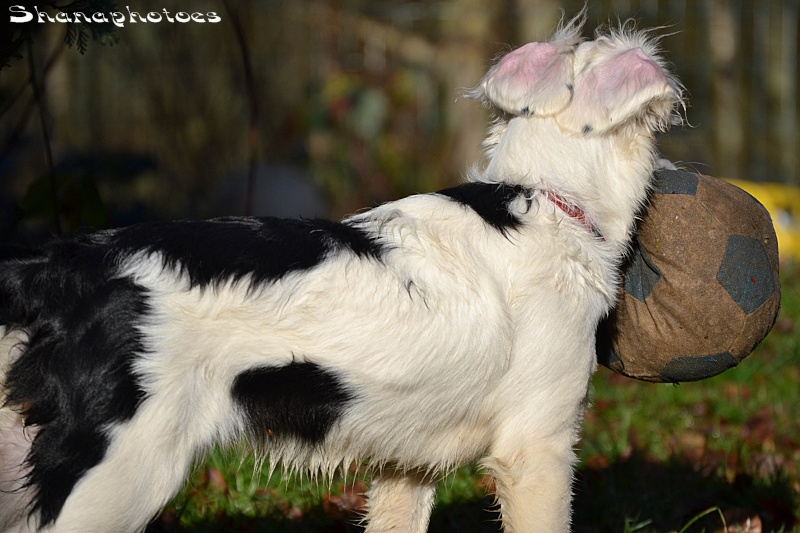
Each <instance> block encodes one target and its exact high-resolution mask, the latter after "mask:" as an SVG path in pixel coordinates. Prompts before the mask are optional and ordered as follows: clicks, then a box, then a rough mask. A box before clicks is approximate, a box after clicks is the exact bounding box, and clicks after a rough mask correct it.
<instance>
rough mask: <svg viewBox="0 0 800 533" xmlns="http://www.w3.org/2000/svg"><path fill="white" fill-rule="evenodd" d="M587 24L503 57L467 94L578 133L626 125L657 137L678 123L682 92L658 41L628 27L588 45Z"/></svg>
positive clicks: (575, 23) (577, 22)
mask: <svg viewBox="0 0 800 533" xmlns="http://www.w3.org/2000/svg"><path fill="white" fill-rule="evenodd" d="M583 22H584V19H583V15H579V16H578V17H576V18H574V19H572V20H571V21H569V22H568V23H566V24H564V25H562V26H561V27H560V28H559V29H558V30H557V31H556V34H555V35H554V36H553V38H552V39H551V40H550V41H549V42H546V43H540V42H533V43H528V44H526V45H524V46H522V47H520V48H517V49H516V50H514V51H512V52H510V53H508V54H506V55H505V56H503V57H502V58H501V59H500V60H499V61H498V62H497V63H496V64H495V65H494V66H493V67H492V68H491V69H490V70H489V72H488V73H487V74H486V75H485V76H484V77H483V79H482V80H481V82H480V83H479V84H478V85H477V86H476V87H474V88H472V89H469V90H467V91H466V95H467V96H468V97H470V98H473V99H477V100H481V101H483V102H484V103H485V104H487V105H490V106H493V107H495V108H497V109H499V110H501V111H502V112H504V113H507V114H508V115H511V116H520V117H529V118H552V119H553V120H554V121H555V122H556V123H557V124H558V125H559V127H560V128H561V129H563V130H565V131H566V132H571V133H576V134H581V135H594V136H597V135H605V134H608V133H610V132H613V131H614V130H618V129H620V128H624V127H633V128H635V129H637V130H642V129H643V130H646V131H650V132H654V131H659V130H666V129H667V128H668V127H669V126H670V125H671V124H673V123H676V122H681V118H680V115H679V114H678V110H679V109H680V107H681V106H682V105H683V98H682V93H683V91H682V87H681V85H680V83H679V82H678V81H677V80H676V79H675V78H674V77H673V76H672V75H671V74H670V73H669V71H668V69H667V68H666V62H665V61H664V59H663V58H662V57H661V56H660V55H659V51H658V40H657V39H656V38H653V37H652V36H651V35H650V34H649V33H648V32H645V31H640V32H637V31H634V30H632V29H630V28H627V27H625V26H623V27H622V28H620V29H619V30H609V31H607V32H605V33H601V34H598V35H597V36H596V38H595V39H594V40H593V41H584V40H583V39H582V38H581V36H580V32H581V28H582V26H583Z"/></svg>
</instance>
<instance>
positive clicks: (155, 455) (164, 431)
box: [47, 397, 210, 533]
mask: <svg viewBox="0 0 800 533" xmlns="http://www.w3.org/2000/svg"><path fill="white" fill-rule="evenodd" d="M167 400H168V398H163V397H162V398H149V399H148V400H147V401H145V402H144V404H143V405H142V406H141V408H140V411H139V412H138V413H137V416H136V417H134V418H133V419H132V420H130V421H129V422H127V423H125V424H122V425H120V426H119V427H116V428H114V429H112V430H111V431H110V432H109V437H110V445H109V447H108V450H107V451H106V454H105V456H104V458H103V460H102V461H101V462H100V463H99V464H97V465H96V466H94V467H93V468H91V469H90V470H89V471H88V472H86V474H85V475H84V476H83V477H82V478H81V479H80V481H79V482H78V483H77V484H76V485H75V488H74V489H73V491H72V493H71V494H70V495H69V497H68V498H67V500H66V502H65V503H64V507H63V509H62V511H61V513H60V514H59V516H58V519H57V520H56V522H55V524H54V525H53V526H52V529H47V531H48V532H50V531H52V532H53V533H107V532H110V531H113V532H115V533H135V532H138V531H141V530H143V529H144V527H145V526H146V525H147V523H148V522H149V521H150V520H152V519H153V518H154V517H155V516H156V514H157V513H158V512H159V511H160V510H161V509H162V508H163V507H164V505H166V504H167V503H168V502H169V500H170V499H171V498H172V497H174V495H175V494H176V493H177V492H178V490H180V488H181V486H182V485H183V483H184V481H185V479H186V477H187V476H188V473H189V471H190V469H191V466H192V464H193V462H194V460H195V458H196V457H197V456H198V455H199V454H201V453H202V452H203V451H204V450H205V449H206V447H207V446H208V445H210V438H202V437H200V436H199V435H198V433H197V432H196V431H193V428H192V427H190V426H189V425H188V424H186V423H184V422H181V421H180V419H179V418H178V417H177V416H175V412H174V411H172V410H168V409H167V408H166V407H165V403H166V401H167ZM174 404H175V405H176V406H178V407H180V406H181V405H184V406H185V404H182V403H181V402H179V401H177V400H176V401H175V402H174ZM193 414H196V413H194V412H193V411H188V414H187V418H191V416H192V415H193ZM198 417H199V415H198ZM201 442H202V443H203V444H201Z"/></svg>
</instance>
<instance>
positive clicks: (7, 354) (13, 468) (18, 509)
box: [0, 327, 36, 533]
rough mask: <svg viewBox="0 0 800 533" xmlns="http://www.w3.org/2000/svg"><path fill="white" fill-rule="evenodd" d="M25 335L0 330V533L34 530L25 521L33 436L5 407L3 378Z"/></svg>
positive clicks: (29, 493) (28, 499) (30, 521)
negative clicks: (26, 481) (28, 466)
mask: <svg viewBox="0 0 800 533" xmlns="http://www.w3.org/2000/svg"><path fill="white" fill-rule="evenodd" d="M25 340H26V339H25V335H24V334H22V333H21V332H20V331H10V332H9V331H7V330H6V329H5V328H3V327H0V531H3V532H6V533H11V532H14V533H16V532H24V531H29V530H30V529H33V528H35V526H36V520H35V519H30V520H29V519H28V506H29V505H30V503H31V496H32V494H31V490H30V489H29V488H28V487H26V486H25V480H26V476H27V472H28V468H27V466H26V464H25V460H26V458H27V456H28V452H29V451H30V448H31V441H32V439H33V437H34V436H35V432H36V430H35V429H31V428H26V427H25V420H24V418H23V417H22V415H21V414H20V413H18V412H16V411H15V410H14V409H12V408H11V407H10V406H7V405H5V401H6V397H5V376H6V373H7V372H8V369H9V367H10V365H11V363H12V362H13V361H14V360H15V359H16V358H17V357H19V355H20V354H21V353H22V346H23V345H24V343H25Z"/></svg>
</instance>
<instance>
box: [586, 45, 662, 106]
mask: <svg viewBox="0 0 800 533" xmlns="http://www.w3.org/2000/svg"><path fill="white" fill-rule="evenodd" d="M592 73H593V75H594V77H595V79H594V80H593V81H594V82H595V83H594V84H593V85H594V87H593V89H592V90H595V91H598V92H600V93H606V95H607V96H610V95H617V97H624V96H631V95H633V94H635V93H637V92H639V91H641V90H642V89H645V88H647V87H650V86H652V85H658V84H664V83H665V82H666V78H665V77H664V74H663V72H662V71H661V67H659V66H658V63H656V62H655V61H653V60H652V59H650V57H649V56H648V55H647V54H645V53H644V51H643V50H642V49H641V48H633V49H631V50H627V51H625V52H622V53H621V54H618V55H617V56H615V57H613V58H611V59H609V60H608V61H606V62H604V63H603V64H601V65H599V66H598V67H597V68H595V69H593V71H592ZM596 97H600V98H603V97H602V96H601V95H600V94H598V95H596Z"/></svg>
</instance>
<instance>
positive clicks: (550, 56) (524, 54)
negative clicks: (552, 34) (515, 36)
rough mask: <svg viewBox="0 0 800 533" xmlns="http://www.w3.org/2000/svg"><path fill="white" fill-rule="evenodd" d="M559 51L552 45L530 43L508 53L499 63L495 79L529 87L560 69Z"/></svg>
mask: <svg viewBox="0 0 800 533" xmlns="http://www.w3.org/2000/svg"><path fill="white" fill-rule="evenodd" d="M559 66H560V63H559V62H558V50H557V48H556V47H555V46H553V45H552V44H550V43H528V44H526V45H524V46H521V47H519V48H517V49H516V50H514V51H513V52H510V53H508V54H507V55H506V56H505V57H503V59H501V60H500V63H498V65H497V68H496V70H495V72H494V77H495V78H504V81H505V82H506V83H513V84H515V85H523V86H529V85H532V84H534V83H536V81H537V80H540V79H542V78H543V77H547V76H548V74H549V73H548V71H549V70H550V69H551V68H553V67H556V68H558V67H559Z"/></svg>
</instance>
